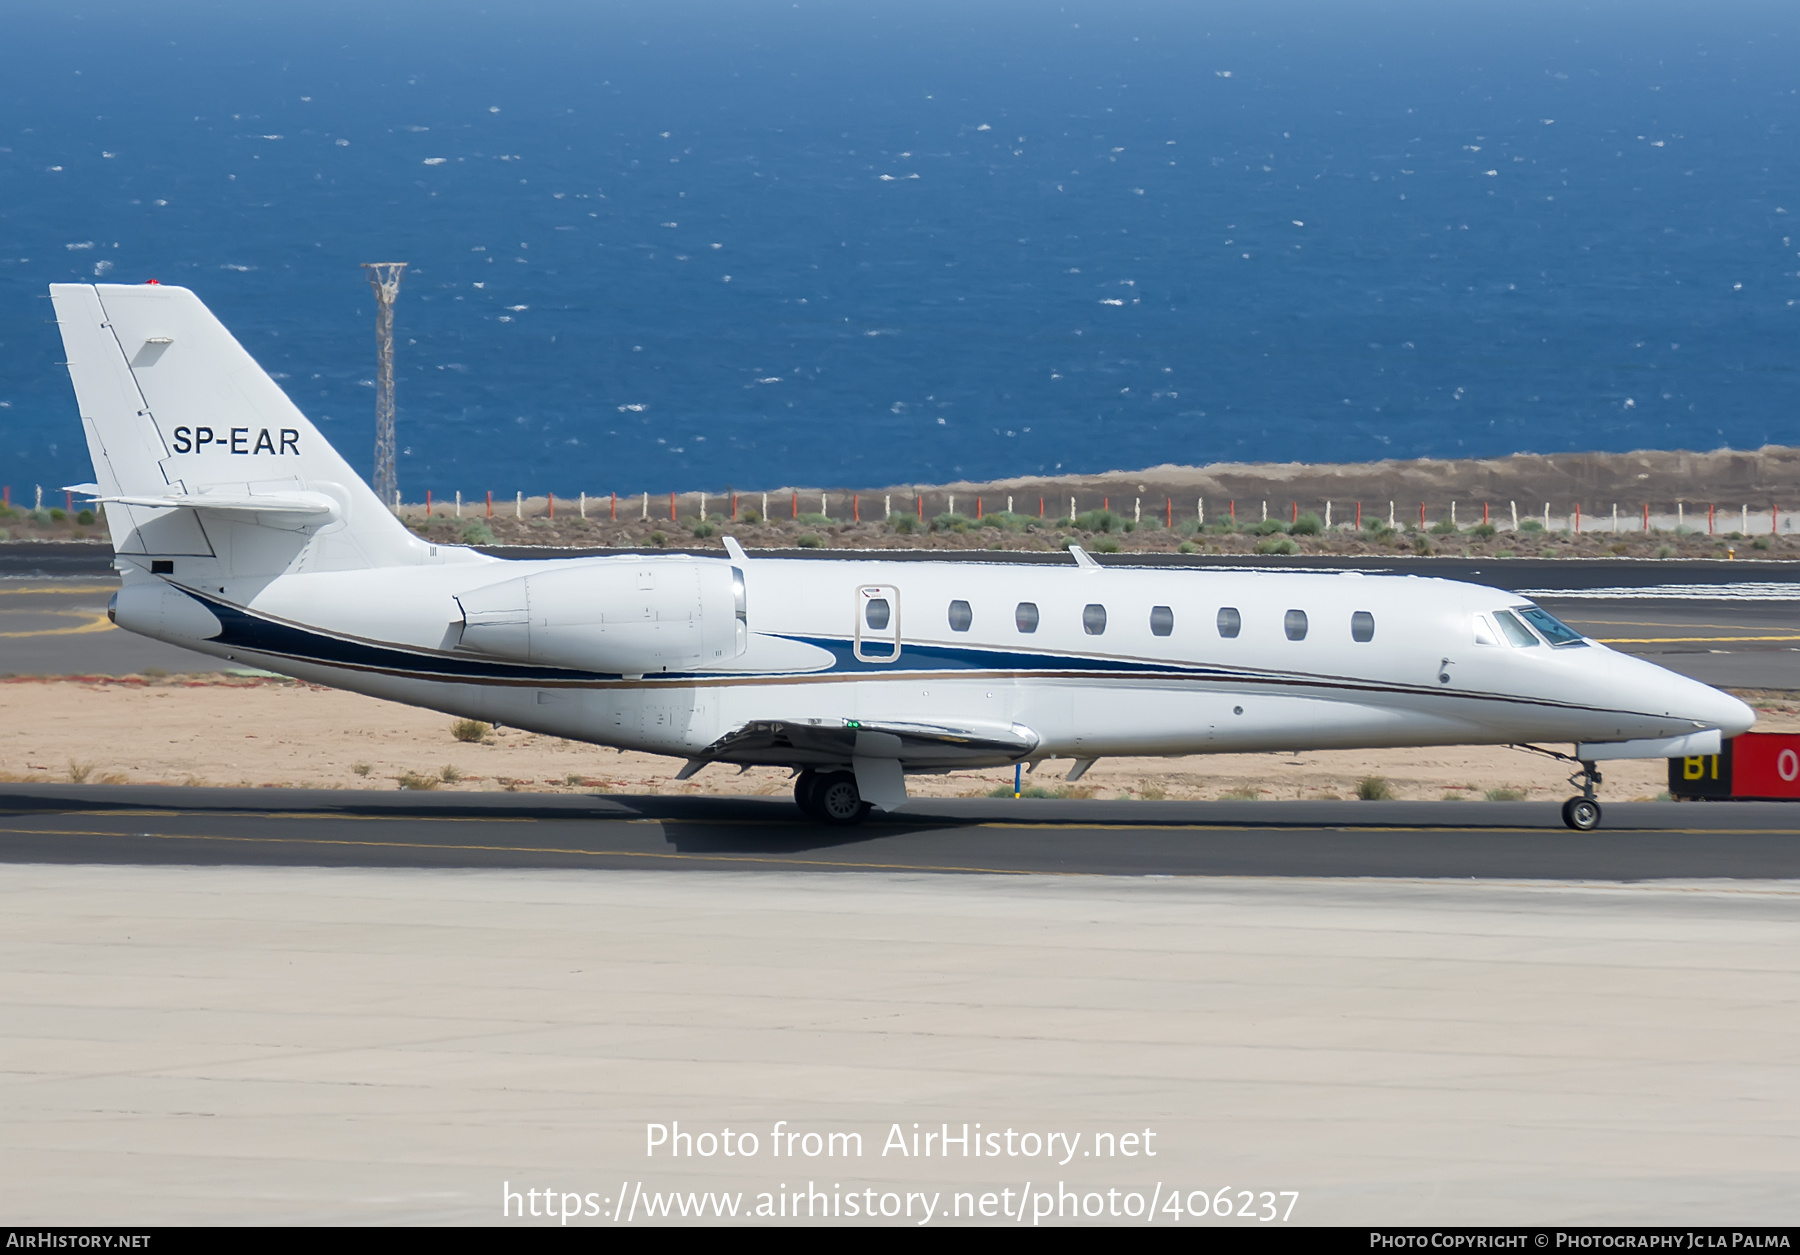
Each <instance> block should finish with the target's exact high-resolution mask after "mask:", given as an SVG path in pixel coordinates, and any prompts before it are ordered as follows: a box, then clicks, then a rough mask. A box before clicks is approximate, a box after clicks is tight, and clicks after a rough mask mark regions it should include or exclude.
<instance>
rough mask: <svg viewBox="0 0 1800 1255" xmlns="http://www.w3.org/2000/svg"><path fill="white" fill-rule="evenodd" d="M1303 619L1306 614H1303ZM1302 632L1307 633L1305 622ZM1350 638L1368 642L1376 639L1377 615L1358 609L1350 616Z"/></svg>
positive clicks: (1302, 633)
mask: <svg viewBox="0 0 1800 1255" xmlns="http://www.w3.org/2000/svg"><path fill="white" fill-rule="evenodd" d="M1300 617H1301V618H1302V619H1304V618H1305V617H1306V616H1305V615H1301V616H1300ZM1300 634H1301V635H1302V636H1304V635H1305V634H1306V626H1305V624H1302V625H1301V628H1300ZM1350 639H1351V640H1353V641H1362V642H1364V643H1367V642H1369V641H1372V640H1374V639H1375V616H1374V615H1372V614H1370V613H1369V612H1368V611H1367V610H1358V611H1357V612H1356V613H1355V614H1353V615H1351V616H1350Z"/></svg>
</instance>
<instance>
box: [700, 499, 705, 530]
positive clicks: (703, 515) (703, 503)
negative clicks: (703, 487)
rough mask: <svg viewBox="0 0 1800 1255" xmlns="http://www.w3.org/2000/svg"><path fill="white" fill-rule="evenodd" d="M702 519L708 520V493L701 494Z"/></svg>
mask: <svg viewBox="0 0 1800 1255" xmlns="http://www.w3.org/2000/svg"><path fill="white" fill-rule="evenodd" d="M700 521H701V522H702V523H704V522H706V494H705V493H701V494H700Z"/></svg>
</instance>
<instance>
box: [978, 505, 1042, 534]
mask: <svg viewBox="0 0 1800 1255" xmlns="http://www.w3.org/2000/svg"><path fill="white" fill-rule="evenodd" d="M1036 525H1037V520H1036V519H1035V518H1032V517H1031V516H1030V515H1029V514H1009V513H1008V512H1007V511H1005V510H997V511H995V512H994V513H992V514H989V515H986V516H985V517H983V518H982V520H981V526H983V527H994V528H999V529H1000V530H1001V531H1005V532H1023V531H1029V530H1031V529H1032V528H1033V527H1035V526H1036Z"/></svg>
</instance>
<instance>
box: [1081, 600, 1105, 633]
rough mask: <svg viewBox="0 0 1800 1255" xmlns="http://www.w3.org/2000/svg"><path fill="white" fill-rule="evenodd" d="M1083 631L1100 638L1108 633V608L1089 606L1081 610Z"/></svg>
mask: <svg viewBox="0 0 1800 1255" xmlns="http://www.w3.org/2000/svg"><path fill="white" fill-rule="evenodd" d="M1081 630H1082V631H1084V632H1086V633H1087V634H1088V635H1089V636H1099V635H1100V634H1101V633H1102V632H1104V631H1106V607H1105V606H1102V605H1098V604H1089V605H1086V606H1083V607H1082V609H1081Z"/></svg>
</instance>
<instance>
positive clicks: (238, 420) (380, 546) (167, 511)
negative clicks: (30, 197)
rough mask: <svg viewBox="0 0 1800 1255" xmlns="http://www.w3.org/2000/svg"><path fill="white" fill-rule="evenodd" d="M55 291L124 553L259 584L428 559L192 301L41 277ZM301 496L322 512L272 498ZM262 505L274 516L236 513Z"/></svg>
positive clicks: (159, 291)
mask: <svg viewBox="0 0 1800 1255" xmlns="http://www.w3.org/2000/svg"><path fill="white" fill-rule="evenodd" d="M50 297H51V300H52V302H53V303H54V305H55V307H56V318H57V322H58V324H59V325H60V327H61V330H62V336H63V345H64V347H65V349H66V350H67V352H68V358H69V378H70V379H71V381H73V383H74V385H75V398H76V401H77V403H78V404H79V405H80V407H81V421H82V426H83V428H84V429H85V430H86V433H87V441H88V451H89V453H90V454H91V455H92V457H93V461H94V476H95V482H96V483H98V484H99V486H100V488H101V496H102V497H103V498H115V499H121V500H115V501H114V502H113V503H111V504H109V505H108V508H107V521H108V524H109V526H110V527H111V528H112V532H113V547H114V549H115V550H117V551H118V552H119V553H120V554H122V555H126V554H140V555H145V556H149V555H159V556H167V555H197V556H198V555H211V556H214V557H216V558H217V559H218V561H219V562H220V564H221V566H222V568H223V569H225V570H227V571H230V572H233V573H237V574H252V573H260V574H269V575H274V574H278V573H279V572H280V571H281V570H298V569H307V570H324V569H334V570H344V569H355V568H363V567H377V566H396V565H411V564H415V563H418V562H420V561H421V560H424V557H425V554H426V553H427V552H428V550H429V547H428V546H426V545H425V544H423V543H422V542H421V541H419V540H418V539H417V538H416V537H414V536H413V535H412V534H411V533H410V532H408V531H407V530H406V528H405V526H404V525H403V524H402V523H401V522H400V520H399V519H397V518H395V517H394V515H393V513H392V511H390V510H388V509H386V508H385V507H383V505H382V504H381V502H379V501H377V500H376V499H375V494H374V493H373V492H372V491H370V489H369V486H368V485H367V484H365V483H364V482H363V481H362V479H361V478H360V477H359V476H358V475H357V474H356V472H355V471H353V470H351V469H350V466H349V464H348V463H346V462H345V461H344V459H343V458H342V457H340V456H339V455H338V452H337V450H335V449H333V448H332V447H331V445H330V444H328V443H327V442H326V440H325V438H324V437H323V436H321V435H320V434H319V432H318V429H317V428H315V427H314V426H313V425H312V423H311V422H309V421H308V420H307V418H306V416H305V415H304V414H302V413H301V412H300V411H299V409H298V408H296V407H295V405H294V403H293V402H292V401H290V400H289V399H288V397H287V394H286V393H284V392H282V390H281V388H280V387H279V386H278V385H277V384H276V383H275V381H274V380H273V379H271V378H269V376H268V374H267V373H266V372H264V371H263V369H262V368H261V367H260V366H258V365H257V364H256V362H255V361H254V360H253V359H252V358H251V356H250V354H249V353H247V352H246V351H245V350H244V347H243V346H242V345H241V344H239V343H238V342H237V340H236V339H235V338H233V336H232V335H231V333H230V332H229V331H227V330H226V329H225V327H224V325H223V324H221V323H220V322H219V320H218V319H217V318H215V317H214V316H213V314H212V311H210V310H208V309H207V308H206V306H205V305H203V304H202V303H201V302H200V299H199V298H198V297H196V296H195V295H194V294H193V293H192V292H190V291H188V290H187V289H186V288H178V287H164V286H161V285H156V284H152V285H146V286H143V287H134V286H126V285H122V284H98V285H94V286H89V285H87V284H52V285H51V287H50ZM296 494H299V495H300V499H301V500H302V502H303V503H304V501H306V500H311V501H312V502H314V503H315V504H323V505H328V506H329V508H328V509H326V508H315V509H312V510H311V511H310V512H307V511H304V510H303V511H299V512H294V511H292V510H290V511H288V512H286V513H283V512H282V511H281V509H280V506H279V505H277V504H276V501H277V500H281V501H285V502H286V503H287V504H288V505H289V506H292V505H293V504H294V502H295V500H296ZM209 497H210V498H212V499H213V500H214V501H215V502H217V507H216V508H208V506H207V504H206V499H207V498H209ZM264 497H266V498H270V499H271V505H275V509H274V510H272V511H269V512H264V513H259V512H257V511H255V510H253V509H250V508H249V507H248V506H247V505H246V503H247V502H248V503H252V504H253V503H254V502H255V501H256V500H257V499H258V498H264ZM321 498H323V499H328V501H325V502H323V503H321V502H320V499H321ZM163 502H168V503H170V504H166V505H165V504H160V503H163ZM177 503H178V504H177ZM271 533H276V534H271ZM271 567H273V569H270V568H271Z"/></svg>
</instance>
